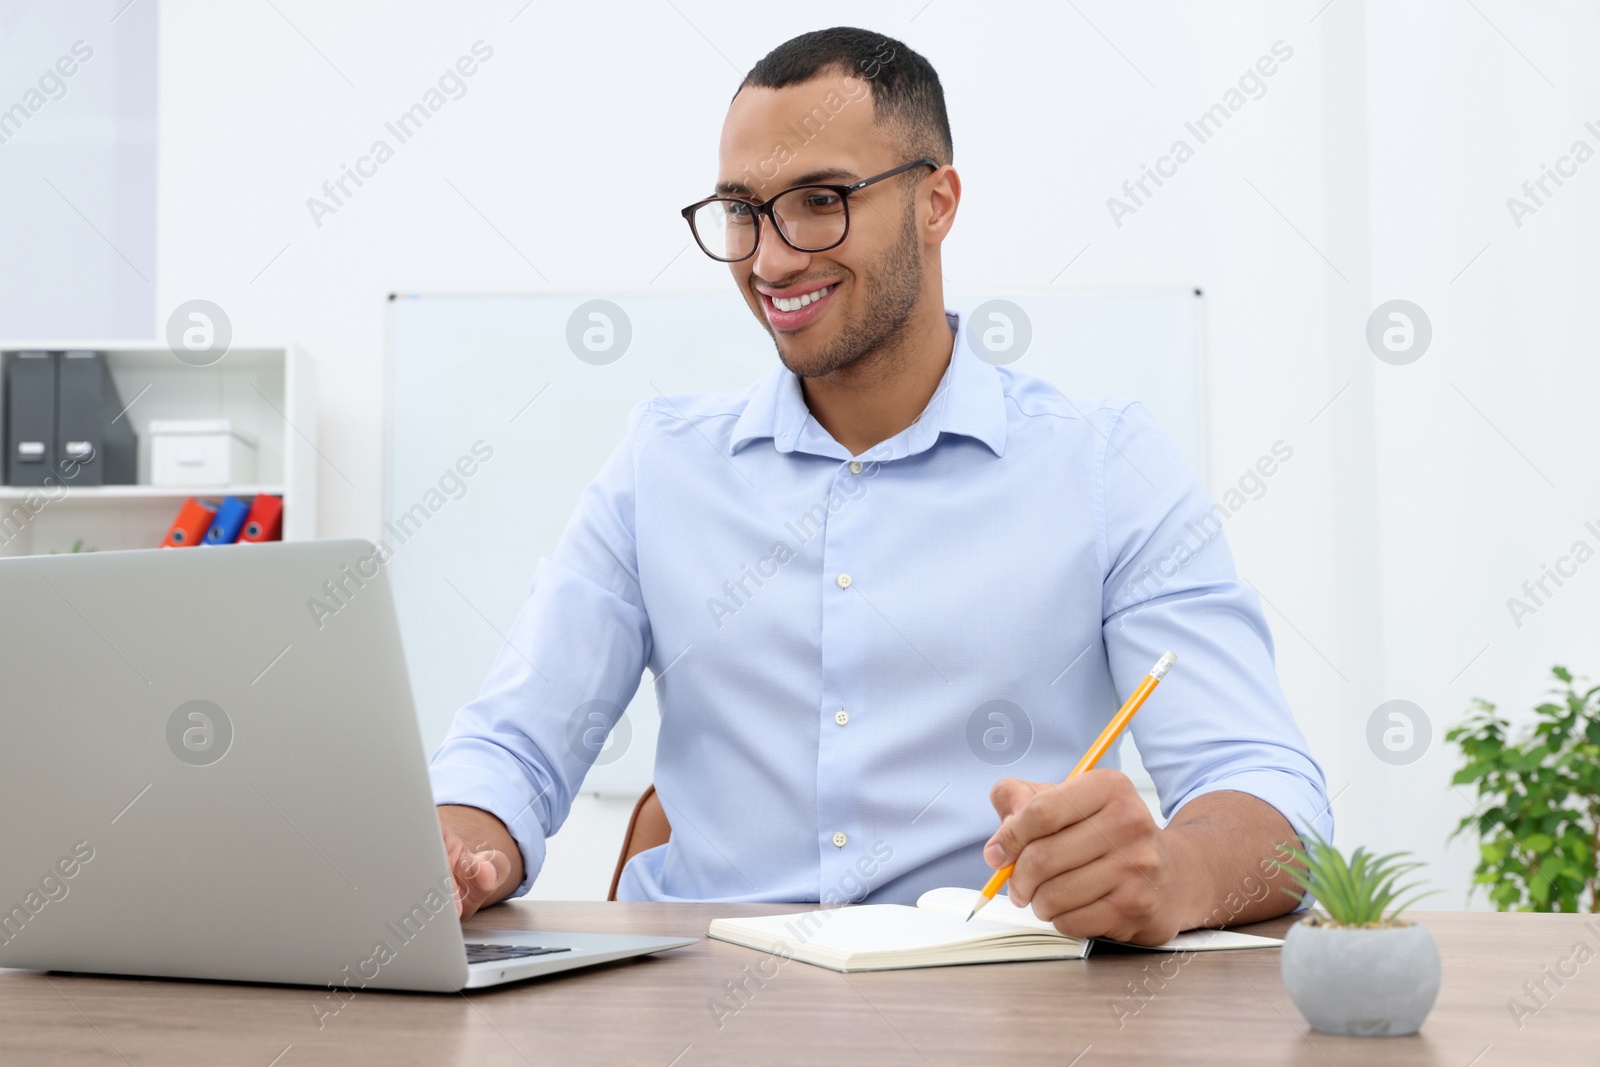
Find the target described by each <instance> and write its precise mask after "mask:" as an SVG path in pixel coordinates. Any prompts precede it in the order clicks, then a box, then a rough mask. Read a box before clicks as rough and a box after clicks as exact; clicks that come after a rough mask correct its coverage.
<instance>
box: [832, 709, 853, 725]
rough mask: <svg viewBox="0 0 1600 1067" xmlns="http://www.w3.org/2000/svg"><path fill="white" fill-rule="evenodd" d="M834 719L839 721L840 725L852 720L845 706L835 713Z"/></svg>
mask: <svg viewBox="0 0 1600 1067" xmlns="http://www.w3.org/2000/svg"><path fill="white" fill-rule="evenodd" d="M833 721H834V722H836V723H838V724H839V725H840V726H843V725H844V724H845V723H847V722H849V721H850V713H849V712H848V711H845V710H844V709H843V708H840V709H839V710H838V711H836V712H834V713H833Z"/></svg>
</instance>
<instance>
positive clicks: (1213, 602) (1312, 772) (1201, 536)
mask: <svg viewBox="0 0 1600 1067" xmlns="http://www.w3.org/2000/svg"><path fill="white" fill-rule="evenodd" d="M1096 418H1097V421H1099V422H1100V423H1101V426H1102V430H1103V434H1102V436H1101V449H1102V452H1103V457H1102V462H1101V463H1100V464H1099V470H1100V485H1099V486H1098V487H1097V488H1098V494H1097V495H1098V501H1099V505H1100V510H1101V515H1102V521H1103V525H1102V530H1103V541H1102V544H1101V545H1100V555H1101V561H1102V564H1103V565H1104V573H1105V574H1106V579H1105V585H1104V591H1105V598H1104V602H1103V613H1102V615H1103V619H1104V622H1103V632H1104V636H1105V646H1106V653H1107V658H1108V661H1109V663H1110V666H1111V671H1112V676H1113V678H1114V679H1115V681H1116V686H1117V690H1118V691H1119V692H1121V693H1124V694H1126V693H1130V692H1132V691H1133V689H1134V688H1135V687H1136V686H1137V685H1138V684H1139V682H1140V680H1141V679H1142V678H1143V677H1144V675H1145V674H1146V672H1148V671H1149V669H1150V667H1151V665H1152V664H1154V663H1155V661H1156V660H1157V659H1158V658H1159V657H1160V656H1161V654H1162V653H1163V652H1165V651H1167V650H1169V649H1170V650H1171V651H1173V652H1175V653H1177V655H1178V663H1177V666H1176V667H1174V668H1173V670H1172V672H1171V674H1169V675H1168V676H1167V679H1166V681H1165V682H1164V683H1163V685H1162V686H1161V688H1160V689H1159V690H1157V692H1156V694H1155V695H1154V696H1152V697H1151V698H1150V700H1149V702H1148V703H1147V704H1146V706H1145V708H1144V709H1143V710H1142V711H1141V712H1140V713H1139V715H1137V716H1135V717H1134V720H1133V723H1132V725H1131V727H1130V729H1131V731H1132V733H1133V736H1134V741H1135V742H1136V743H1137V745H1138V747H1139V755H1140V758H1141V759H1142V760H1143V762H1144V765H1145V769H1146V770H1148V771H1149V772H1150V776H1151V778H1152V779H1154V781H1155V783H1156V788H1157V791H1158V792H1159V794H1160V797H1161V810H1162V814H1163V815H1164V816H1165V817H1167V818H1168V819H1170V818H1171V817H1172V815H1173V814H1174V813H1175V812H1176V811H1177V810H1178V809H1179V808H1181V807H1183V805H1185V804H1187V803H1189V802H1190V801H1192V800H1194V799H1195V798H1196V797H1199V796H1203V795H1205V794H1207V793H1212V792H1217V791H1220V790H1237V791H1239V792H1242V793H1248V794H1250V795H1251V796H1254V797H1258V798H1259V799H1261V800H1263V801H1265V802H1266V803H1268V804H1270V805H1272V806H1273V807H1274V808H1276V809H1277V810H1278V811H1279V812H1280V813H1282V814H1283V816H1284V818H1286V819H1287V820H1288V821H1289V823H1290V825H1292V826H1293V827H1294V830H1295V832H1296V833H1298V834H1300V835H1302V836H1303V835H1306V834H1308V833H1316V834H1318V835H1320V836H1322V837H1323V838H1324V839H1327V840H1331V839H1332V835H1333V815H1332V812H1331V811H1330V810H1329V803H1328V799H1327V788H1326V785H1325V783H1324V780H1323V775H1322V768H1321V767H1319V766H1318V765H1317V762H1316V761H1315V760H1314V759H1312V758H1311V755H1310V753H1309V751H1308V750H1307V747H1306V742H1305V737H1304V736H1303V735H1302V734H1301V731H1300V728H1299V726H1298V725H1297V724H1296V723H1295V720H1294V716H1293V715H1292V714H1291V712H1290V711H1289V707H1288V703H1287V701H1286V700H1285V699H1284V695H1283V690H1282V688H1281V686H1280V685H1279V683H1278V677H1277V672H1276V670H1275V669H1274V666H1273V648H1272V634H1271V632H1270V631H1269V630H1268V628H1267V624H1266V620H1265V618H1264V617H1263V615H1262V612H1261V603H1260V598H1259V597H1258V596H1257V594H1256V592H1255V590H1254V589H1253V588H1251V587H1250V586H1249V585H1246V584H1245V583H1244V582H1242V581H1240V580H1239V578H1238V576H1237V575H1236V574H1235V572H1234V567H1233V557H1232V555H1231V554H1230V553H1229V551H1228V546H1227V540H1226V537H1225V535H1224V527H1225V526H1226V525H1227V523H1228V522H1229V521H1230V514H1235V515H1236V514H1237V513H1238V511H1239V510H1242V508H1241V507H1235V509H1234V510H1233V511H1232V512H1231V513H1230V512H1229V510H1228V509H1227V508H1225V507H1223V506H1221V505H1216V504H1213V502H1212V501H1211V500H1210V499H1209V498H1208V497H1207V495H1206V493H1205V490H1204V489H1203V488H1202V487H1201V486H1200V483H1199V481H1198V480H1197V479H1196V478H1195V476H1194V474H1193V472H1192V471H1190V470H1189V468H1188V465H1187V464H1186V463H1185V462H1184V460H1183V457H1182V456H1181V454H1180V453H1179V452H1178V450H1177V448H1176V446H1175V445H1174V444H1173V443H1172V441H1171V439H1170V438H1169V437H1168V436H1167V435H1166V433H1165V432H1163V431H1162V429H1161V428H1160V427H1159V426H1158V425H1157V423H1156V421H1155V420H1154V418H1152V417H1151V415H1150V413H1149V411H1148V410H1146V409H1145V407H1144V406H1143V405H1142V404H1140V403H1138V402H1127V403H1125V404H1124V405H1123V406H1121V407H1120V408H1118V409H1108V408H1102V409H1101V410H1100V412H1098V413H1097V415H1096ZM1261 484H1262V485H1263V486H1266V485H1270V482H1268V481H1265V480H1263V481H1262V482H1261ZM1265 492H1266V489H1265V488H1263V490H1262V494H1263V495H1264V493H1265ZM1240 499H1242V500H1244V501H1246V502H1248V500H1249V498H1248V497H1241V498H1240Z"/></svg>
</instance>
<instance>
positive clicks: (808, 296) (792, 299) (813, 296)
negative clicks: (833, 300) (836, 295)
mask: <svg viewBox="0 0 1600 1067" xmlns="http://www.w3.org/2000/svg"><path fill="white" fill-rule="evenodd" d="M832 291H833V286H831V285H825V286H823V287H822V288H821V289H818V290H816V291H814V292H810V293H801V294H800V295H799V296H775V297H773V298H772V306H773V307H775V308H777V309H778V310H779V311H799V310H800V309H801V308H803V307H805V306H806V305H807V304H810V303H814V302H816V301H818V300H821V299H822V298H823V297H825V296H827V295H828V294H829V293H831V292H832Z"/></svg>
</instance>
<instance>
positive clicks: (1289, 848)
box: [1273, 835, 1437, 929]
mask: <svg viewBox="0 0 1600 1067" xmlns="http://www.w3.org/2000/svg"><path fill="white" fill-rule="evenodd" d="M1278 851H1279V854H1280V855H1282V854H1287V855H1289V856H1292V857H1293V858H1294V860H1295V861H1296V862H1298V864H1299V866H1296V865H1295V863H1291V862H1286V861H1284V860H1281V859H1279V860H1273V863H1274V864H1276V865H1277V867H1278V869H1279V870H1282V871H1284V872H1285V873H1287V874H1288V875H1289V877H1290V878H1291V879H1293V880H1294V883H1295V885H1297V886H1299V887H1300V892H1298V893H1297V892H1295V891H1294V890H1292V889H1287V888H1285V889H1284V890H1283V892H1285V893H1287V894H1289V895H1290V896H1291V897H1294V898H1295V899H1297V900H1298V899H1300V898H1301V895H1302V894H1309V895H1310V896H1311V897H1312V898H1313V899H1314V901H1315V903H1314V904H1313V905H1312V908H1311V914H1312V915H1313V916H1314V917H1315V918H1316V919H1317V920H1318V921H1319V922H1323V923H1330V924H1332V925H1335V926H1356V927H1367V928H1369V929H1370V928H1377V927H1382V926H1394V925H1397V916H1398V915H1399V914H1400V913H1401V912H1402V911H1404V910H1405V909H1406V908H1409V907H1410V906H1411V905H1413V904H1415V903H1416V902H1417V901H1419V900H1421V899H1422V898H1423V897H1425V896H1429V895H1430V894H1432V893H1434V892H1437V890H1428V891H1426V892H1422V893H1416V894H1413V895H1412V896H1410V897H1409V898H1407V899H1406V901H1405V903H1403V904H1396V903H1395V901H1396V900H1398V899H1400V898H1401V897H1402V896H1404V895H1405V894H1406V893H1410V892H1411V891H1412V890H1413V889H1416V888H1417V886H1418V885H1419V884H1420V883H1418V882H1412V883H1411V884H1409V885H1404V886H1400V885H1397V884H1396V883H1398V882H1399V881H1400V879H1401V878H1403V877H1405V876H1406V875H1407V874H1410V873H1411V872H1412V871H1414V870H1416V869H1417V868H1418V867H1421V866H1422V863H1421V862H1420V861H1415V860H1413V861H1411V862H1403V861H1404V859H1405V857H1406V856H1409V855H1410V854H1411V853H1409V852H1391V853H1389V854H1388V855H1387V856H1375V855H1373V854H1372V853H1370V852H1368V851H1367V850H1366V849H1365V848H1357V849H1356V850H1355V851H1354V852H1352V853H1351V854H1350V858H1349V859H1348V860H1346V859H1345V857H1344V854H1343V853H1341V852H1340V851H1339V850H1338V849H1337V848H1335V847H1334V846H1333V845H1331V844H1330V843H1328V842H1327V841H1324V840H1322V839H1321V838H1320V837H1317V836H1315V835H1312V836H1311V838H1310V840H1309V841H1308V842H1307V843H1306V846H1305V847H1304V848H1300V847H1298V846H1295V845H1289V844H1283V845H1279V846H1278Z"/></svg>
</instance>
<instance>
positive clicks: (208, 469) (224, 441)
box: [145, 419, 256, 486]
mask: <svg viewBox="0 0 1600 1067" xmlns="http://www.w3.org/2000/svg"><path fill="white" fill-rule="evenodd" d="M145 434H146V436H148V437H149V439H150V484H151V485H168V486H172V485H218V486H220V485H238V484H240V483H244V482H253V481H255V479H256V442H255V439H254V438H252V437H250V436H249V435H248V434H244V433H241V432H240V431H238V430H236V429H234V427H233V420H232V419H151V420H150V422H149V425H148V426H147V427H146V429H145Z"/></svg>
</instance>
